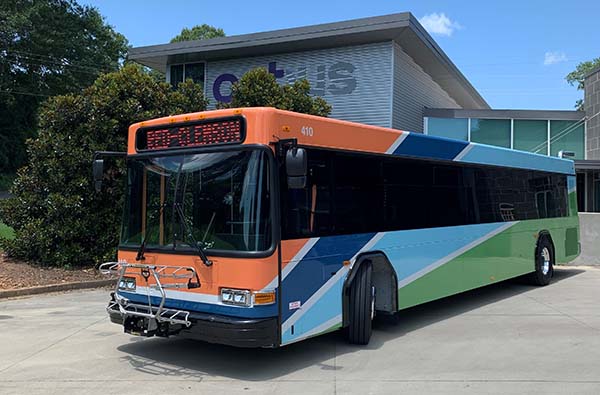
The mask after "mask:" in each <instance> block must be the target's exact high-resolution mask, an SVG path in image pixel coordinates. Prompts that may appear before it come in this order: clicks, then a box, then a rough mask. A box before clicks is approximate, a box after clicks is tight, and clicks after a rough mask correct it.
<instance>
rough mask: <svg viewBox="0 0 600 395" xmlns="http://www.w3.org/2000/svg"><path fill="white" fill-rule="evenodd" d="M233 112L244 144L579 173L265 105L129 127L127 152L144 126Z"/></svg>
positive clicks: (536, 159) (526, 157)
mask: <svg viewBox="0 0 600 395" xmlns="http://www.w3.org/2000/svg"><path fill="white" fill-rule="evenodd" d="M232 116H243V117H244V118H245V119H246V122H247V131H246V136H245V139H244V142H243V144H270V143H274V142H276V141H277V140H279V139H297V141H298V144H299V145H302V146H313V147H321V148H330V149H339V150H350V151H359V152H365V153H376V154H385V155H395V156H401V157H407V158H410V157H413V158H421V159H432V160H442V161H451V162H460V163H472V164H482V165H490V166H503V167H513V168H520V169H532V170H540V171H548V172H553V173H563V174H569V175H575V167H574V162H573V161H572V160H567V159H561V158H557V157H552V156H546V155H540V154H534V153H529V152H524V151H518V150H513V149H509V148H502V147H495V146H490V145H485V144H478V143H470V142H467V141H463V140H453V139H448V138H444V137H436V136H428V135H425V134H422V133H417V132H409V131H403V130H397V129H391V128H383V127H378V126H371V125H363V124H358V123H354V122H348V121H342V120H337V119H331V118H323V117H317V116H313V115H307V114H299V113H295V112H291V111H284V110H277V109H274V108H266V107H253V108H240V109H223V110H214V111H204V112H200V113H193V114H182V115H176V116H172V117H165V118H159V119H154V120H150V121H145V122H140V123H136V124H134V125H132V126H131V127H130V128H129V144H128V153H130V154H134V153H136V150H135V135H136V131H137V129H138V128H140V127H148V126H159V125H165V126H169V125H172V126H175V125H176V124H179V123H190V122H193V121H196V120H198V121H206V120H210V119H218V118H223V117H232Z"/></svg>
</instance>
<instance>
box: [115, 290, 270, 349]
mask: <svg viewBox="0 0 600 395" xmlns="http://www.w3.org/2000/svg"><path fill="white" fill-rule="evenodd" d="M106 310H107V312H108V315H109V317H110V321H111V322H113V323H115V324H119V325H122V326H123V329H124V331H125V333H129V334H132V335H138V336H146V337H151V336H161V337H168V336H171V335H181V336H183V337H185V338H189V339H195V340H201V341H206V342H209V343H217V344H225V345H229V346H234V347H266V348H272V347H277V346H279V332H278V327H279V325H278V322H279V321H278V320H277V318H276V317H271V318H257V319H256V318H239V317H229V316H224V315H217V314H205V313H199V312H189V315H188V316H187V317H186V318H187V322H188V324H187V325H184V324H178V323H171V322H158V323H152V322H149V320H152V319H151V318H147V317H144V316H140V315H132V314H127V313H124V312H123V311H122V309H119V307H118V305H116V304H115V303H113V302H112V301H111V303H109V305H108V307H107V309H106ZM186 313H187V312H186Z"/></svg>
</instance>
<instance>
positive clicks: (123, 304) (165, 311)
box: [99, 262, 200, 333]
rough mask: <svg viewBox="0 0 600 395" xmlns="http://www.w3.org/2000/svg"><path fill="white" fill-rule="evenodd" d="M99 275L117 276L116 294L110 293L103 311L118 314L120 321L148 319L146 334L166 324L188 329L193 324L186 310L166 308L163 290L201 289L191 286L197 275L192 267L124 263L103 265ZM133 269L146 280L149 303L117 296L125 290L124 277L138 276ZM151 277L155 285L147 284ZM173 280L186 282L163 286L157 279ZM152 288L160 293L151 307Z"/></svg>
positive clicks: (195, 284) (165, 295)
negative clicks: (135, 318) (159, 324)
mask: <svg viewBox="0 0 600 395" xmlns="http://www.w3.org/2000/svg"><path fill="white" fill-rule="evenodd" d="M99 269H100V272H101V273H102V274H105V275H117V276H118V279H117V284H116V285H115V292H114V294H113V297H114V300H111V302H110V303H109V305H108V307H107V308H106V311H107V312H108V313H109V314H110V313H111V312H115V311H118V312H119V313H120V314H121V317H122V318H123V322H125V319H126V318H127V317H128V316H132V317H141V318H146V319H147V327H146V328H145V331H146V333H148V332H151V331H155V330H156V329H157V328H158V323H162V322H165V323H169V324H174V325H185V326H186V327H189V326H190V325H191V324H192V323H191V322H190V320H189V315H190V313H189V311H185V310H178V309H171V308H166V307H165V301H166V299H167V293H166V291H165V289H168V288H175V289H181V288H197V287H199V286H200V284H199V283H192V281H193V280H196V281H198V274H197V273H196V270H195V269H194V268H193V267H189V266H167V265H147V264H141V263H126V262H106V263H103V264H102V265H100V267H99ZM136 269H139V270H140V272H139V274H141V276H142V277H143V278H144V279H145V280H146V283H147V289H148V292H147V294H146V295H147V297H148V304H147V305H146V304H140V303H132V302H131V301H130V300H129V299H127V298H125V297H123V296H120V295H119V291H127V289H123V288H122V285H124V284H126V282H124V277H125V275H126V274H137V273H134V272H135V271H136ZM150 277H152V278H153V279H154V281H155V284H154V285H150V281H149V279H150ZM161 278H162V279H166V278H169V279H174V280H176V281H177V280H187V282H185V283H181V282H179V283H178V282H175V283H168V284H163V283H162V282H161V281H160V279H161ZM152 289H155V290H157V291H159V292H160V298H161V299H160V303H159V305H158V306H155V305H153V304H152V298H151V296H152V295H151V294H150V293H151V292H150V290H152Z"/></svg>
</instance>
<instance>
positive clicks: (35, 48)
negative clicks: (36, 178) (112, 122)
mask: <svg viewBox="0 0 600 395" xmlns="http://www.w3.org/2000/svg"><path fill="white" fill-rule="evenodd" d="M0 21H2V23H1V24H0V173H10V172H14V171H15V170H16V169H17V168H18V167H20V166H21V165H22V164H23V163H24V162H25V159H26V154H25V139H26V138H27V137H32V136H35V127H36V124H37V119H36V117H37V113H38V108H39V106H40V104H41V103H42V102H43V101H44V100H45V99H46V98H47V97H49V96H54V95H58V94H65V93H70V92H79V91H80V90H81V89H82V88H84V87H87V86H89V85H90V84H92V82H93V81H94V80H95V79H96V78H97V77H98V75H99V74H100V73H102V72H107V71H113V70H116V69H117V68H118V67H119V62H120V61H121V60H122V59H123V58H124V56H125V54H126V51H127V40H126V39H125V37H123V36H122V35H120V34H119V33H116V32H115V31H114V30H113V28H112V27H111V26H108V25H107V24H106V23H105V22H104V20H103V19H102V16H101V15H100V14H99V13H98V11H97V10H96V9H95V8H92V7H88V6H81V5H78V4H77V3H76V2H75V1H74V0H4V1H3V2H2V6H1V7H0Z"/></svg>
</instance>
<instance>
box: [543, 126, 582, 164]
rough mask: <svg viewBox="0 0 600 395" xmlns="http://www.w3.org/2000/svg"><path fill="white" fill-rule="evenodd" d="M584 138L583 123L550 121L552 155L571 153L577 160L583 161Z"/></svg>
mask: <svg viewBox="0 0 600 395" xmlns="http://www.w3.org/2000/svg"><path fill="white" fill-rule="evenodd" d="M584 138H585V137H584V124H583V122H582V121H550V155H552V156H558V153H559V152H560V151H571V152H573V153H575V157H574V158H575V159H583V158H584Z"/></svg>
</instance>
